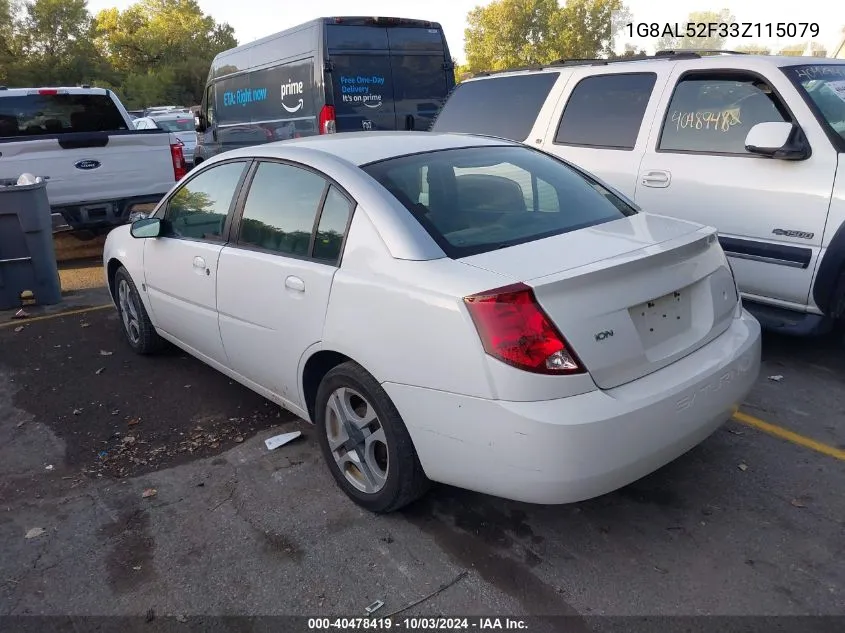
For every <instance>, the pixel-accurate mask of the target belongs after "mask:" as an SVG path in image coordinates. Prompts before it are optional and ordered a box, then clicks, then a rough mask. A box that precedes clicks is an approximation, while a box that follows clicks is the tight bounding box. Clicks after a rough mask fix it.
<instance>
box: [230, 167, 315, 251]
mask: <svg viewBox="0 0 845 633" xmlns="http://www.w3.org/2000/svg"><path fill="white" fill-rule="evenodd" d="M327 184H328V183H327V182H326V180H325V179H324V178H322V177H321V176H318V175H317V174H315V173H314V172H312V171H308V170H306V169H302V168H300V167H294V166H292V165H284V164H282V163H270V162H267V163H261V164H260V165H259V166H258V170H257V171H256V172H255V177H254V178H253V180H252V184H251V185H250V188H249V193H248V194H247V198H246V203H245V204H244V212H243V217H242V218H241V227H240V234H239V235H238V244H240V245H243V246H252V247H255V248H260V249H263V250H268V251H272V252H274V253H279V254H282V255H293V256H295V257H307V256H308V255H309V248H310V247H311V235H312V233H313V231H314V221H315V219H316V218H317V211H318V209H319V208H320V202H321V201H322V199H323V194H324V193H325V189H326V186H327Z"/></svg>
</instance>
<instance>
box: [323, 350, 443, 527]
mask: <svg viewBox="0 0 845 633" xmlns="http://www.w3.org/2000/svg"><path fill="white" fill-rule="evenodd" d="M315 412H316V415H315V418H316V419H315V422H316V426H317V435H318V437H319V440H320V447H321V448H322V450H323V457H324V458H325V460H326V463H327V464H328V467H329V470H330V471H331V473H332V476H333V477H334V478H335V481H336V482H337V484H338V485H339V486H340V488H341V489H342V490H343V491H344V492H345V493H346V494H347V495H348V496H349V497H350V498H351V499H352V500H353V501H354V502H355V503H357V504H358V505H360V506H362V507H364V508H366V509H367V510H370V511H371V512H379V513H386V512H393V511H394V510H398V509H399V508H401V507H403V506H406V505H408V504H409V503H411V502H412V501H415V500H416V499H418V498H420V497H421V496H422V495H424V494H425V493H426V491H427V490H428V488H429V485H430V482H429V480H428V478H427V477H426V476H425V473H424V472H423V469H422V465H420V460H419V458H418V457H417V452H416V450H415V449H414V444H413V442H412V441H411V436H410V435H409V434H408V430H407V429H406V428H405V423H404V422H403V421H402V418H401V416H400V415H399V412H398V411H397V410H396V407H395V406H394V405H393V403H392V402H391V401H390V398H389V397H388V395H387V393H385V391H384V389H382V387H381V385H379V384H378V382H377V381H376V380H375V378H373V377H372V376H371V375H370V374H369V373H367V371H366V370H365V369H364V368H363V367H361V366H360V365H358V364H357V363H354V362H347V363H343V364H341V365H338V366H337V367H335V368H334V369H332V370H331V371H329V373H327V374H326V376H325V377H324V378H323V381H322V382H321V383H320V387H319V389H318V390H317V401H316V404H315Z"/></svg>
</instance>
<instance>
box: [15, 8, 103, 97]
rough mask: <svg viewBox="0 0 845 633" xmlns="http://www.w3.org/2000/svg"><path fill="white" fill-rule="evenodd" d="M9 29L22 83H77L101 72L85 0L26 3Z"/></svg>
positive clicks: (17, 77) (16, 67) (16, 69)
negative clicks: (93, 44)
mask: <svg viewBox="0 0 845 633" xmlns="http://www.w3.org/2000/svg"><path fill="white" fill-rule="evenodd" d="M9 4H10V3H8V2H7V3H6V6H9ZM7 24H8V22H7ZM8 28H9V27H8V26H7V29H8ZM11 30H12V31H13V33H12V34H11V37H9V40H10V41H12V43H13V47H14V50H13V51H12V56H13V57H14V60H13V66H15V72H14V74H15V75H16V79H17V81H19V82H21V83H27V84H29V85H50V84H58V83H65V84H77V83H81V82H84V81H89V80H91V79H92V78H93V77H95V76H97V75H98V74H99V73H100V71H101V70H102V68H101V61H102V60H101V59H100V58H99V56H98V54H97V51H96V50H95V49H94V47H93V46H92V43H91V42H92V35H93V23H92V20H91V15H90V14H89V13H88V9H87V7H86V3H85V0H30V1H27V2H25V3H24V5H23V11H22V13H21V14H20V17H19V18H18V20H17V22H16V21H15V20H12V27H11ZM10 74H11V73H10Z"/></svg>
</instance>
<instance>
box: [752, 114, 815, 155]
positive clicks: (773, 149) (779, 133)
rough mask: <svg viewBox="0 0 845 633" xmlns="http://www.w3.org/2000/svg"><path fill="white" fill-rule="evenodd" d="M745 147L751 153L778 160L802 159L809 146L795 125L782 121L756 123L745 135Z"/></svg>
mask: <svg viewBox="0 0 845 633" xmlns="http://www.w3.org/2000/svg"><path fill="white" fill-rule="evenodd" d="M745 149H746V151H748V152H751V153H752V154H759V155H760V156H766V157H767V158H775V159H780V160H804V159H806V158H809V157H810V146H809V144H808V143H807V139H806V138H805V137H804V132H803V131H802V130H801V128H800V127H798V126H797V125H793V124H792V123H787V122H783V121H768V122H766V123H758V124H757V125H755V126H754V127H752V128H751V129H750V130H749V131H748V136H746V137H745Z"/></svg>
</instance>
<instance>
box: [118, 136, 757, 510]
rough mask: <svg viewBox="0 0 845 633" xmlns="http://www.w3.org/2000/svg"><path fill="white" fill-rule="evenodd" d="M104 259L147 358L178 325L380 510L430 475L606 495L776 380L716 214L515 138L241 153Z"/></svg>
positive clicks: (515, 492)
mask: <svg viewBox="0 0 845 633" xmlns="http://www.w3.org/2000/svg"><path fill="white" fill-rule="evenodd" d="M104 265H105V272H106V276H107V279H108V286H109V288H110V289H111V294H112V297H113V299H114V302H115V305H116V307H117V310H118V312H119V315H120V319H121V322H122V326H123V331H124V334H125V336H126V339H127V341H128V343H129V345H130V346H131V347H132V348H133V349H134V350H135V351H136V352H139V353H142V354H146V353H150V352H153V351H154V350H156V349H157V348H158V347H159V346H160V344H161V343H162V342H163V341H169V342H170V343H172V344H175V345H176V346H178V347H180V348H182V349H183V350H185V351H186V352H188V353H189V354H192V355H193V356H195V357H196V358H198V359H200V360H201V361H203V362H204V363H207V364H208V365H211V366H212V367H214V368H215V369H217V370H219V371H220V372H222V373H224V374H225V375H227V376H229V377H230V378H231V379H233V380H235V381H237V382H239V383H241V384H243V385H245V386H246V387H248V388H249V389H252V390H253V391H256V392H258V393H259V394H261V395H263V396H265V397H266V398H268V399H269V400H271V401H273V402H275V403H277V404H279V405H281V406H283V407H285V408H287V409H289V410H290V411H292V412H294V413H296V414H297V415H298V416H300V417H302V418H304V419H305V420H307V421H309V422H311V423H313V424H314V426H315V432H316V434H317V436H318V438H319V442H320V445H321V448H322V452H323V455H324V457H325V461H326V462H327V464H328V468H329V470H330V471H331V473H332V475H333V476H334V479H335V480H336V481H337V483H338V485H339V486H340V488H342V489H343V491H344V492H345V493H346V494H347V495H348V496H349V497H351V498H352V499H353V500H354V501H355V502H357V503H358V504H360V505H361V506H363V507H364V508H367V509H369V510H371V511H374V512H389V511H392V510H395V509H397V508H400V507H402V506H404V505H406V504H408V503H409V502H411V501H413V500H414V499H416V498H418V497H419V496H421V495H422V494H423V493H424V492H425V491H426V489H427V488H428V486H429V484H430V482H432V481H433V482H442V483H445V484H451V485H454V486H458V487H461V488H467V489H470V490H475V491H479V492H482V493H487V494H491V495H496V496H500V497H505V498H509V499H515V500H520V501H525V502H534V503H544V504H554V503H567V502H574V501H579V500H582V499H587V498H591V497H594V496H598V495H601V494H604V493H607V492H609V491H612V490H614V489H616V488H619V487H621V486H624V485H626V484H628V483H629V482H632V481H634V480H636V479H638V478H640V477H643V476H644V475H647V474H648V473H650V472H652V471H654V470H656V469H657V468H659V467H661V466H662V465H664V464H666V463H668V462H670V461H672V460H674V459H675V458H677V457H678V456H680V455H682V454H683V453H685V452H686V451H688V450H689V449H691V448H692V447H694V446H696V445H697V444H699V443H700V442H701V441H702V440H704V439H705V438H706V437H708V436H709V435H710V434H711V433H713V432H714V431H715V430H716V429H717V428H718V427H719V426H720V425H722V424H723V423H724V422H725V421H726V420H727V419H728V418H729V417H730V416H731V414H732V412H733V411H734V410H735V407H736V406H737V405H738V404H739V403H740V402H741V401H742V400H743V398H744V397H745V395H746V394H747V393H748V391H749V389H750V388H751V386H752V384H753V383H754V381H755V379H756V378H757V375H758V372H759V365H760V327H759V324H758V323H757V321H756V320H755V319H754V318H753V317H752V316H750V315H749V314H748V313H747V312H746V311H745V310H744V309H743V307H742V303H741V301H740V298H739V295H738V293H737V289H736V284H735V282H734V278H733V274H732V272H731V267H730V265H729V263H728V260H727V259H726V257H725V254H724V252H723V251H722V249H721V247H720V246H719V241H718V240H717V238H716V233H715V230H714V229H712V228H707V227H702V226H701V225H697V224H692V223H689V222H685V221H681V220H676V219H672V218H666V217H661V216H655V215H650V214H647V213H643V212H641V211H640V210H639V209H637V208H636V207H635V206H634V204H633V203H631V202H630V201H628V200H626V199H624V198H623V197H622V196H621V195H619V194H618V193H616V192H614V191H613V190H611V189H610V188H609V187H608V186H606V185H604V184H602V183H601V182H600V181H599V180H597V179H595V178H594V177H593V176H591V175H589V174H587V173H584V172H582V171H581V170H579V169H578V168H576V167H574V166H572V165H570V164H568V163H566V162H563V161H561V160H560V159H558V158H555V157H553V156H550V155H547V154H544V153H542V152H540V151H537V150H535V149H532V148H530V147H526V146H524V145H520V144H516V143H512V142H509V141H505V140H500V139H493V138H486V137H478V136H468V135H449V134H435V133H426V132H422V133H414V132H408V133H405V132H388V133H378V132H373V133H366V132H357V133H351V134H335V135H326V136H316V137H310V138H303V139H295V140H289V141H282V142H277V143H270V144H266V145H261V146H257V147H249V148H245V149H240V150H234V151H230V152H227V153H225V154H222V155H220V156H218V157H216V158H214V159H212V160H209V161H207V162H205V163H203V164H202V166H200V167H199V168H197V169H196V170H195V171H192V172H191V173H190V174H189V175H188V176H187V177H186V178H183V179H182V180H181V181H180V182H179V183H178V184H177V185H176V186H175V187H174V188H173V189H172V190H171V191H170V192H169V193H168V194H167V196H165V198H164V199H163V200H162V202H161V203H160V204H159V205H158V207H157V208H156V210H155V211H154V212H153V214H152V215H151V216H150V217H147V218H142V219H139V220H137V221H135V222H134V223H133V224H132V225H131V226H123V227H120V228H117V229H115V230H113V231H112V232H111V233H110V234H109V236H108V239H107V241H106V245H105V253H104Z"/></svg>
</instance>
